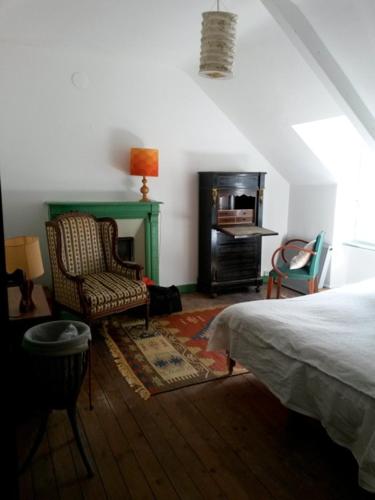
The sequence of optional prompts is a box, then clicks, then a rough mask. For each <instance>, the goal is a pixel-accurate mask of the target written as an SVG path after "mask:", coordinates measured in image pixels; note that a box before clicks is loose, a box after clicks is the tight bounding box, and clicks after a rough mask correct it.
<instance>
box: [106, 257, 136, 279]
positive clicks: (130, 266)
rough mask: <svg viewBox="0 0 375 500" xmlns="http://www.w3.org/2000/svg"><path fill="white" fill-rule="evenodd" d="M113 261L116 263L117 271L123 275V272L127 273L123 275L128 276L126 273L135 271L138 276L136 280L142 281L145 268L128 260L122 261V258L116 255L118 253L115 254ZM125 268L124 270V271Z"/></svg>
mask: <svg viewBox="0 0 375 500" xmlns="http://www.w3.org/2000/svg"><path fill="white" fill-rule="evenodd" d="M113 260H114V261H115V263H116V271H117V272H119V273H121V274H122V272H121V271H122V270H124V271H125V272H124V273H123V274H127V272H126V271H128V270H132V271H135V274H136V276H135V277H136V279H137V280H140V279H142V271H143V266H141V265H140V264H137V263H136V262H131V261H128V260H122V259H120V257H119V256H118V255H117V254H116V252H114V253H113ZM122 268H123V269H122Z"/></svg>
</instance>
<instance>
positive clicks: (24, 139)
mask: <svg viewBox="0 0 375 500" xmlns="http://www.w3.org/2000/svg"><path fill="white" fill-rule="evenodd" d="M0 68H1V74H2V78H1V80H0V109H1V114H0V136H1V142H0V168H1V175H2V184H3V192H4V217H5V229H6V235H7V236H13V235H17V234H38V235H39V236H41V239H42V246H43V252H44V259H45V267H46V268H48V261H47V257H46V251H45V250H46V249H45V239H44V221H45V220H46V218H47V213H46V208H45V206H44V205H43V202H45V201H46V200H49V201H51V200H121V199H123V200H135V199H138V198H139V196H140V194H139V191H138V190H139V187H140V185H141V182H140V178H138V177H135V178H134V177H131V176H129V175H128V172H127V168H128V167H127V163H128V151H129V149H130V147H133V146H136V147H137V146H140V147H142V146H145V147H155V148H158V149H159V150H160V166H159V177H158V178H150V179H149V187H150V195H151V197H152V198H153V199H156V200H159V201H162V202H163V203H164V204H163V205H162V214H161V236H160V243H161V248H160V279H161V283H162V284H163V285H169V284H172V283H176V284H185V283H195V282H196V277H197V224H198V213H197V208H198V207H197V204H198V202H197V200H198V197H197V175H196V172H197V171H199V170H250V171H258V170H259V171H266V172H268V175H267V178H266V191H265V208H264V226H265V227H268V228H271V229H274V230H277V231H278V232H279V233H280V236H279V237H270V238H265V239H264V250H263V268H265V269H268V268H269V262H270V256H271V254H272V251H273V249H274V248H275V247H276V246H277V245H278V244H279V241H280V240H281V238H282V236H284V235H285V233H286V231H287V219H288V199H289V185H288V183H287V182H286V181H285V180H284V179H283V178H282V177H281V176H280V175H279V174H278V173H277V172H276V171H275V170H274V169H273V168H272V167H271V166H270V165H269V163H268V162H267V161H266V160H265V159H264V158H263V157H262V156H261V155H260V154H258V152H257V151H256V150H255V149H254V148H253V147H252V145H251V144H250V143H249V142H248V140H247V139H245V138H244V136H243V135H242V134H241V133H240V132H239V131H238V130H237V129H236V128H235V127H234V126H233V125H232V123H231V122H230V121H229V120H228V119H227V118H226V117H225V115H224V114H223V113H222V112H221V111H220V110H219V109H218V107H217V106H216V105H215V104H214V103H213V102H212V101H211V100H210V99H209V98H207V96H206V95H205V94H204V93H203V91H202V90H201V89H200V88H199V87H198V86H197V85H196V84H195V83H194V82H193V80H192V79H190V78H189V77H188V76H187V75H186V74H184V73H183V72H181V71H179V70H176V69H173V68H171V67H167V66H162V65H158V64H155V63H151V62H150V61H147V60H144V61H137V62H136V61H134V60H132V59H130V58H128V57H127V56H126V54H125V53H124V54H121V55H117V56H115V55H111V56H109V55H106V54H100V53H96V54H94V53H88V52H86V53H84V52H82V53H80V52H77V51H73V50H69V49H43V48H36V47H16V46H11V45H8V46H7V45H3V46H2V47H0ZM77 72H78V73H80V75H79V80H80V81H81V86H82V87H83V88H77V87H75V86H74V85H73V84H72V81H71V77H72V75H73V74H74V73H77ZM218 84H219V82H218Z"/></svg>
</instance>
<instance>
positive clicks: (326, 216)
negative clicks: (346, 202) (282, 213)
mask: <svg viewBox="0 0 375 500" xmlns="http://www.w3.org/2000/svg"><path fill="white" fill-rule="evenodd" d="M336 193H337V186H336V185H334V184H328V185H321V186H316V185H310V186H291V188H290V200H289V221H288V235H289V236H290V237H300V238H302V239H306V240H308V241H310V240H311V239H313V238H314V237H315V236H316V235H317V234H318V233H319V232H320V231H322V230H323V231H325V233H326V236H325V239H326V242H327V243H329V244H332V243H333V240H334V222H335V210H336ZM332 253H333V255H332V257H331V258H332V259H334V254H335V248H334V246H333V252H332ZM326 284H327V285H330V273H329V274H328V276H327V278H326Z"/></svg>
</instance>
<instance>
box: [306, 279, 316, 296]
mask: <svg viewBox="0 0 375 500" xmlns="http://www.w3.org/2000/svg"><path fill="white" fill-rule="evenodd" d="M307 289H308V292H309V293H314V291H315V280H309V281H308V282H307Z"/></svg>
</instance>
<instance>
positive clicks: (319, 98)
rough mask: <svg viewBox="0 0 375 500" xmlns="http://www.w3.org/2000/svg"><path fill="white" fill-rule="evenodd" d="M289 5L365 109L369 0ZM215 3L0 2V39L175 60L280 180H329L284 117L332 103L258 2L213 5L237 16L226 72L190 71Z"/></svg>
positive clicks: (373, 39) (303, 116)
mask: <svg viewBox="0 0 375 500" xmlns="http://www.w3.org/2000/svg"><path fill="white" fill-rule="evenodd" d="M275 1H276V0H275ZM295 4H296V5H298V7H299V8H300V9H301V11H302V12H303V14H304V15H305V16H306V18H307V19H308V20H309V22H310V23H311V24H312V25H313V27H314V29H315V30H316V32H317V33H318V34H319V36H320V37H321V38H322V40H323V41H324V43H325V44H326V46H327V48H328V49H329V50H330V52H331V53H332V55H333V56H334V57H335V58H336V59H337V62H338V63H339V64H340V65H341V67H342V69H343V70H344V71H345V72H346V74H347V76H348V77H349V78H350V79H351V81H352V83H353V85H354V86H355V87H356V90H357V92H358V93H359V94H360V95H361V97H362V99H363V100H364V101H365V102H366V104H367V105H368V107H369V109H371V110H372V111H373V112H374V113H375V97H374V93H373V82H374V76H375V75H374V73H375V66H374V65H373V64H372V61H373V60H374V57H373V56H374V50H375V28H374V26H375V23H374V22H373V21H374V17H375V5H374V2H373V0H330V1H329V2H327V1H326V0H295ZM215 5H216V2H214V1H213V0H194V1H192V0H190V1H187V0H184V1H182V0H158V1H155V0H137V1H134V0H80V1H79V2H77V1H76V0H64V1H63V2H61V1H59V0H2V1H1V0H0V34H1V35H0V43H3V44H14V43H15V44H23V45H35V46H42V47H45V46H48V47H54V46H56V47H68V48H71V49H72V50H94V51H103V52H111V53H113V52H116V53H119V54H121V53H127V54H129V52H130V53H131V54H132V56H133V57H134V58H135V59H137V60H144V61H145V64H147V60H150V59H151V60H153V61H154V62H158V63H159V64H165V65H173V66H177V67H179V68H180V69H182V70H183V71H186V72H187V73H188V74H190V76H191V77H192V78H193V79H194V81H195V82H196V83H197V85H199V86H200V87H201V88H202V89H203V90H204V91H205V92H206V94H207V96H208V98H210V99H212V100H213V101H214V102H215V103H216V104H217V105H218V106H219V107H220V108H221V109H222V110H223V111H224V112H225V113H226V115H227V116H228V118H229V119H230V120H231V121H232V122H233V123H234V124H235V125H236V126H237V128H239V129H240V130H241V131H242V133H243V134H244V135H245V136H246V137H247V138H248V140H249V141H250V142H251V143H252V144H253V145H254V146H255V147H256V148H257V149H258V150H259V152H260V153H261V154H263V156H265V157H266V158H267V159H268V160H269V161H270V162H271V163H272V164H273V165H274V167H275V168H276V169H277V170H278V171H279V172H280V173H281V174H282V175H283V176H284V177H285V178H286V179H287V180H288V181H289V182H291V183H292V184H309V183H311V184H314V183H315V184H324V183H332V182H334V180H335V179H334V177H333V175H332V174H331V173H330V172H329V170H328V169H327V168H326V167H324V166H323V165H322V164H321V163H320V162H319V160H318V159H317V158H316V157H315V156H314V155H313V153H312V152H311V151H310V150H309V149H308V148H307V146H305V144H304V143H303V142H302V141H301V139H300V138H299V137H298V136H297V134H296V133H295V132H294V130H293V129H292V125H295V124H299V123H305V122H309V121H314V120H321V119H324V118H329V117H333V116H338V115H340V114H342V110H341V109H340V107H339V106H338V105H337V104H336V102H335V100H334V99H333V98H332V97H331V95H330V94H329V93H328V92H327V90H326V89H325V87H324V85H323V84H322V83H321V81H320V80H319V78H318V77H317V76H316V75H315V74H314V72H313V71H312V70H311V69H310V67H309V65H308V64H307V63H306V62H305V60H304V59H303V57H302V56H301V55H300V54H299V52H298V51H297V50H296V48H295V47H294V46H293V43H292V42H291V41H290V40H289V39H288V37H287V36H286V35H285V33H284V32H283V31H282V29H281V28H280V26H279V25H278V24H277V22H276V21H275V20H274V19H273V17H272V16H271V15H270V13H269V12H268V11H267V10H266V9H265V7H264V6H263V4H262V2H261V0H225V2H223V4H222V8H223V10H224V9H225V10H230V11H233V12H236V13H237V14H238V16H239V21H238V44H237V51H236V63H235V76H234V78H233V79H231V80H227V81H211V80H207V79H204V78H201V77H199V76H198V75H197V71H198V63H199V45H200V23H201V13H202V12H203V11H206V10H213V9H215ZM150 77H152V75H150Z"/></svg>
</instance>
